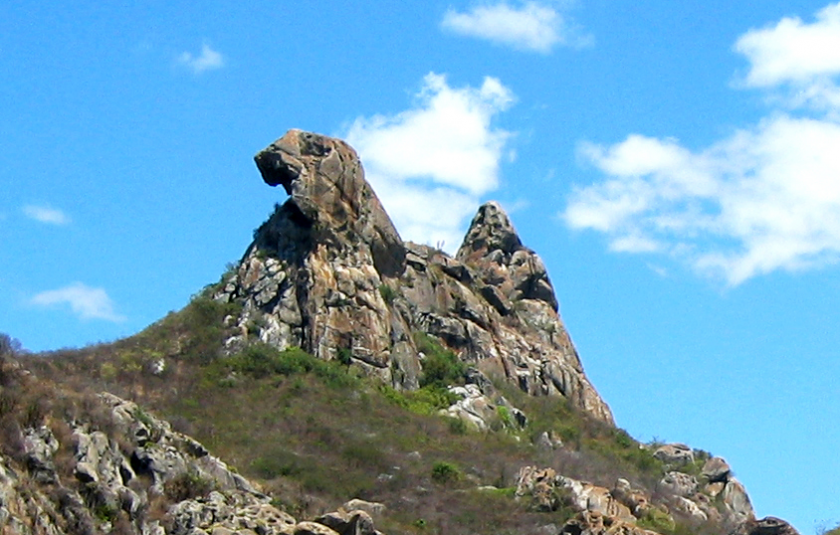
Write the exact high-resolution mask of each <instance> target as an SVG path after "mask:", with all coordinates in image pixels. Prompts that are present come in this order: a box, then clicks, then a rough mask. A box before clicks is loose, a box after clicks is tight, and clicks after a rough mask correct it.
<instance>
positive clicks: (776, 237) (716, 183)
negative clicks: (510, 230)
mask: <svg viewBox="0 0 840 535" xmlns="http://www.w3.org/2000/svg"><path fill="white" fill-rule="evenodd" d="M838 29H840V3H838V4H832V5H829V6H828V7H826V8H824V9H823V10H821V11H819V12H818V13H817V15H816V20H815V22H813V23H811V24H804V23H802V21H800V20H799V19H782V21H781V22H779V23H778V24H777V25H775V26H772V27H768V28H764V29H761V30H750V31H748V32H747V33H745V34H744V35H743V36H741V37H740V38H739V39H738V41H737V43H736V46H735V50H736V51H738V52H740V53H742V54H744V55H745V56H746V57H747V59H748V60H749V61H750V70H749V72H748V74H747V75H746V78H745V80H744V85H745V86H747V87H757V88H761V89H763V90H766V91H768V92H773V91H785V90H786V89H790V88H789V87H787V86H788V85H790V84H795V85H796V90H795V91H794V92H791V95H793V94H794V93H796V94H799V95H802V94H806V95H810V97H809V98H797V99H790V98H788V99H784V100H783V101H779V100H778V99H774V100H770V102H773V103H775V105H774V107H773V108H772V109H771V110H770V113H768V115H767V116H766V117H765V118H764V119H763V120H761V121H759V122H758V123H757V124H755V125H752V126H748V127H746V128H743V129H741V130H739V131H737V132H735V133H733V134H732V135H730V136H729V137H727V138H725V139H722V140H720V141H718V142H716V143H714V144H712V145H710V146H709V147H706V148H704V149H701V150H696V151H693V150H690V149H688V148H686V147H684V146H682V145H681V144H680V143H679V141H678V140H676V139H667V138H666V139H658V138H652V137H647V136H643V135H640V134H631V135H629V136H628V137H627V138H626V139H625V140H624V141H622V142H620V143H616V144H614V145H612V146H602V145H597V144H593V143H587V142H584V143H581V145H580V147H579V153H580V155H581V156H582V157H583V159H584V160H586V161H588V162H590V163H591V164H592V165H594V167H595V168H597V169H598V170H599V171H601V172H602V173H603V174H604V175H605V176H606V177H605V179H604V180H602V181H601V182H599V183H596V184H593V185H589V186H579V187H576V188H575V189H574V191H573V192H572V194H571V195H570V197H569V201H568V205H567V207H566V209H565V211H564V212H563V213H562V214H561V216H562V218H563V219H564V220H565V221H566V223H567V224H568V225H569V226H570V227H571V228H574V229H591V230H596V231H599V232H602V233H604V234H606V235H607V237H608V239H609V247H610V249H611V250H613V251H617V252H634V253H659V254H666V255H670V256H672V257H675V258H678V259H680V260H682V261H684V262H686V263H688V265H690V266H691V267H692V268H694V269H695V270H696V271H697V272H699V273H701V274H704V275H707V276H711V277H713V278H719V279H722V280H723V281H725V282H726V283H727V284H728V285H729V286H736V285H738V284H741V283H742V282H744V281H746V280H748V279H750V278H751V277H755V276H758V275H762V274H766V273H770V272H773V271H777V270H783V271H788V272H796V271H801V270H805V269H812V268H817V267H821V266H824V265H826V264H833V263H836V262H838V260H840V178H838V177H840V151H838V150H837V147H840V122H838V120H837V118H838V116H840V100H833V99H832V98H831V96H832V95H838V94H840V93H838V92H837V85H836V80H835V76H836V75H837V74H838V73H840V53H838V52H837V50H840V48H834V49H832V50H831V51H826V50H824V49H822V46H823V45H824V44H826V43H827V42H829V41H831V42H834V41H833V40H837V39H838V38H837V37H836V35H837V34H836V33H834V32H836V31H837V30H838ZM829 30H830V31H829ZM830 33H833V35H831V36H829V35H828V34H830ZM837 43H838V44H840V40H838V41H837ZM809 54H811V55H812V56H813V57H812V58H810V60H808V61H805V58H806V57H807V56H808V55H809ZM815 111H816V116H814V113H815Z"/></svg>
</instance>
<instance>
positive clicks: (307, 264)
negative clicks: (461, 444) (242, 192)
mask: <svg viewBox="0 0 840 535" xmlns="http://www.w3.org/2000/svg"><path fill="white" fill-rule="evenodd" d="M255 159H256V162H257V166H258V168H259V170H260V172H261V173H262V176H263V179H264V180H265V182H266V183H268V184H269V185H272V186H276V185H281V186H283V188H284V189H285V190H286V192H287V193H288V194H289V196H290V197H289V199H288V200H287V201H286V202H285V203H284V204H283V205H282V206H278V207H277V209H276V210H275V212H274V213H273V214H272V215H271V217H270V218H269V220H268V221H266V222H265V223H264V224H263V225H262V226H261V227H260V228H259V229H258V230H257V231H256V233H255V238H254V242H253V243H252V244H251V246H250V247H249V248H248V250H247V251H246V253H245V256H244V258H243V259H242V262H241V264H240V265H239V268H238V270H237V271H236V272H235V273H234V274H233V275H232V276H231V277H230V278H229V279H228V280H227V281H226V284H225V285H224V288H223V289H222V290H221V291H220V292H219V293H218V294H217V295H216V298H217V299H218V300H221V301H234V300H235V301H239V302H243V303H244V309H243V313H242V314H241V316H240V317H239V318H236V322H237V323H238V325H239V326H240V328H241V333H242V334H241V335H240V336H238V337H234V338H232V339H230V340H229V341H228V343H229V345H230V346H231V347H236V346H238V345H241V344H243V343H244V342H245V341H246V340H247V339H248V337H254V336H256V337H258V338H259V339H261V340H262V341H264V342H266V343H269V344H271V345H273V346H276V347H278V348H281V349H282V348H286V347H289V346H299V347H301V348H303V349H305V350H306V351H308V352H311V353H312V354H314V355H316V356H317V357H319V358H322V359H325V360H332V359H336V358H347V357H349V358H350V359H352V362H353V363H354V364H356V365H357V366H360V367H361V368H363V369H364V370H365V371H366V372H367V373H368V374H370V375H374V376H378V377H380V378H381V379H382V380H384V381H386V382H389V383H391V384H392V385H393V386H395V387H397V388H404V389H413V388H417V387H418V380H419V376H420V372H421V369H422V359H423V357H424V355H423V354H422V352H420V351H419V350H418V347H417V344H416V341H415V334H416V333H426V334H429V335H432V336H434V337H437V338H439V339H440V340H441V341H442V342H443V343H444V344H445V345H446V346H448V347H449V348H451V349H452V350H453V351H455V352H456V353H457V354H458V356H459V357H460V359H461V360H463V361H464V362H466V363H467V364H469V365H471V366H473V367H475V368H476V369H477V370H478V371H479V372H480V373H479V374H478V376H481V375H483V376H485V377H486V376H490V377H498V378H504V379H506V380H508V381H511V382H513V383H515V384H516V385H518V386H519V387H520V388H521V389H522V390H525V391H527V392H529V393H530V394H533V395H547V396H561V397H564V398H566V399H568V400H569V401H570V402H571V403H572V404H573V405H574V406H576V407H578V408H580V409H582V410H584V411H585V412H587V413H589V414H590V415H591V416H593V417H595V418H597V419H599V420H602V421H604V422H608V423H610V424H612V423H613V419H612V414H611V412H610V409H609V407H608V406H607V404H606V403H605V402H604V401H603V400H602V399H601V397H600V396H599V395H598V393H597V392H596V390H595V389H594V388H593V386H592V385H591V383H590V382H589V380H588V379H587V377H586V375H585V374H584V371H583V367H582V366H581V363H580V359H579V358H578V355H577V352H576V351H575V348H574V346H573V345H572V342H571V339H570V338H569V335H568V333H567V332H566V329H565V327H564V326H563V322H562V321H561V319H560V317H559V315H558V314H557V299H556V297H555V295H554V290H553V287H552V285H551V282H550V280H549V278H548V274H547V273H546V269H545V266H544V265H543V263H542V261H541V260H540V258H539V257H538V256H537V255H536V254H535V253H534V252H533V251H531V250H530V249H528V248H526V247H524V246H523V245H522V243H521V240H520V239H519V236H518V235H517V234H516V231H515V230H514V228H513V225H512V224H511V223H510V220H509V219H508V217H507V215H506V214H505V213H504V211H503V210H502V209H501V207H500V206H499V205H498V204H496V203H488V204H485V205H484V206H482V207H481V208H480V209H479V211H478V213H477V214H476V216H475V218H474V219H473V221H472V224H471V226H470V229H469V231H468V233H467V236H466V238H465V240H464V243H463V244H462V245H461V247H460V249H459V251H458V253H457V255H456V257H455V258H452V257H450V256H448V255H446V254H445V253H443V252H442V251H438V250H435V249H433V248H431V247H428V246H424V245H417V244H413V243H410V242H403V241H402V239H401V238H400V236H399V234H398V233H397V230H396V229H395V228H394V225H393V224H392V223H391V220H390V218H389V217H388V215H387V213H386V212H385V211H384V209H383V208H382V205H381V204H380V202H379V200H378V199H377V197H376V195H375V193H374V192H373V190H372V189H371V187H370V185H369V184H368V183H367V181H366V180H365V179H364V171H363V169H362V166H361V163H360V162H359V158H358V156H357V155H356V153H355V151H354V150H353V149H352V148H351V147H350V146H348V145H347V144H346V143H344V142H342V141H340V140H336V139H332V138H328V137H324V136H319V135H316V134H311V133H306V132H301V131H298V130H292V131H290V132H288V133H287V134H286V135H285V136H283V137H282V138H280V139H279V140H277V141H276V142H274V143H273V144H272V145H270V146H269V147H267V148H266V149H265V150H263V151H261V152H260V153H259V154H257V156H256V158H255ZM485 382H486V381H478V383H479V385H480V384H481V383H485Z"/></svg>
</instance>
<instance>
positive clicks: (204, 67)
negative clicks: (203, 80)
mask: <svg viewBox="0 0 840 535" xmlns="http://www.w3.org/2000/svg"><path fill="white" fill-rule="evenodd" d="M178 63H180V64H181V65H184V66H186V67H187V68H188V69H190V70H191V71H192V72H193V73H195V74H201V73H202V72H204V71H211V70H215V69H220V68H222V67H224V65H225V59H224V57H222V55H221V54H220V53H218V52H216V51H215V50H213V49H212V48H210V45H208V44H206V43H205V44H203V45H201V54H199V55H198V56H193V55H192V53H190V52H182V53H181V54H180V55H179V56H178Z"/></svg>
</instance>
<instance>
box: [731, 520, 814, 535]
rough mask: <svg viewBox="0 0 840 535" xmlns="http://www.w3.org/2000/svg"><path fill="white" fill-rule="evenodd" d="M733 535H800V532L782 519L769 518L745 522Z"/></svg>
mask: <svg viewBox="0 0 840 535" xmlns="http://www.w3.org/2000/svg"><path fill="white" fill-rule="evenodd" d="M733 535H799V532H798V531H796V528H794V527H793V526H791V525H790V524H788V523H787V522H786V521H784V520H782V519H781V518H776V517H774V516H768V517H765V518H762V519H761V520H750V521H747V522H744V523H743V524H742V525H741V526H740V527H739V528H738V530H737V531H735V532H734V534H733Z"/></svg>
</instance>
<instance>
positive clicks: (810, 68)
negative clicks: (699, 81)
mask: <svg viewBox="0 0 840 535" xmlns="http://www.w3.org/2000/svg"><path fill="white" fill-rule="evenodd" d="M735 50H736V51H737V52H739V53H741V54H743V55H745V56H746V57H747V59H748V60H749V61H750V69H749V72H748V73H747V75H746V77H745V78H744V80H743V82H744V84H745V85H746V86H748V87H759V88H773V87H777V86H780V85H785V86H786V87H787V89H789V90H790V95H789V97H788V99H789V100H790V101H791V103H792V104H793V105H794V106H797V105H802V104H806V103H808V104H812V105H815V106H817V107H819V108H823V109H824V108H827V107H838V106H840V88H838V87H837V84H836V82H835V81H834V80H833V79H832V78H833V77H836V76H837V74H840V3H836V4H830V5H828V6H826V7H825V8H823V9H821V10H820V11H818V12H817V13H816V16H815V20H814V22H812V23H810V24H806V23H804V22H803V21H802V20H801V19H800V18H798V17H785V18H783V19H782V20H780V21H779V22H778V23H777V24H776V25H774V26H768V27H766V28H762V29H755V30H750V31H748V32H747V33H745V34H744V35H742V36H741V37H740V38H739V39H738V41H737V42H736V43H735Z"/></svg>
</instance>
